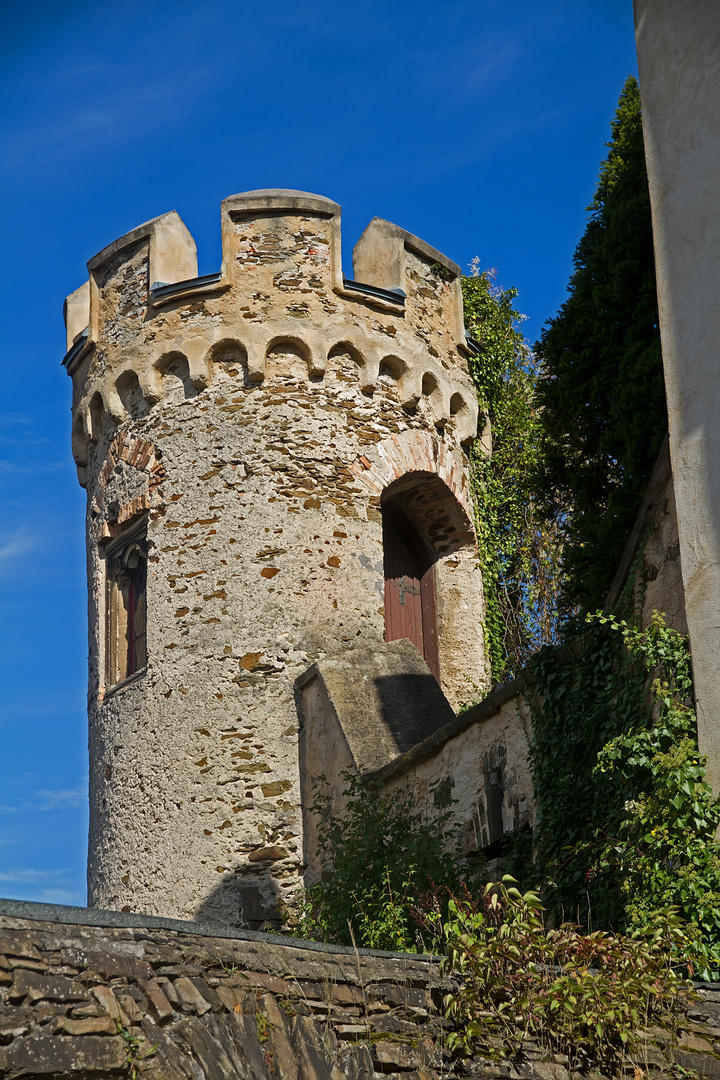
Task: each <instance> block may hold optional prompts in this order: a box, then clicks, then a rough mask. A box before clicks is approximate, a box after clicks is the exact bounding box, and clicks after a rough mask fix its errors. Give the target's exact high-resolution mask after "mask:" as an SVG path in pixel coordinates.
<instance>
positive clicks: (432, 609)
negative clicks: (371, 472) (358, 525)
mask: <svg viewBox="0 0 720 1080" xmlns="http://www.w3.org/2000/svg"><path fill="white" fill-rule="evenodd" d="M382 518H383V552H384V571H385V640H386V641H397V640H398V639H400V638H409V639H410V641H412V643H413V644H414V645H415V647H416V648H417V649H418V651H419V652H421V653H422V655H423V657H424V658H425V662H426V664H427V666H428V667H429V668H430V670H431V671H432V673H433V675H434V676H435V678H436V679H437V680H438V682H439V681H440V657H439V651H438V619H437V600H436V593H435V553H434V552H433V551H431V549H430V548H429V546H428V544H427V543H426V541H425V540H424V539H423V536H422V534H421V533H420V531H419V529H418V528H417V526H416V525H415V524H414V522H413V521H412V520H411V518H410V517H409V516H408V515H407V513H406V512H405V511H404V510H403V509H402V508H401V507H400V506H399V505H398V503H396V502H394V501H391V502H385V503H384V504H383V508H382Z"/></svg>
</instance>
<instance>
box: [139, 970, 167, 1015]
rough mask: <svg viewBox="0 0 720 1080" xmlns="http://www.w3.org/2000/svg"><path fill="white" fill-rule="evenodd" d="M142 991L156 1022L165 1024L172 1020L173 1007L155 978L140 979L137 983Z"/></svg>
mask: <svg viewBox="0 0 720 1080" xmlns="http://www.w3.org/2000/svg"><path fill="white" fill-rule="evenodd" d="M139 985H140V987H141V989H142V991H143V993H144V994H145V996H146V997H147V1000H148V1005H149V1007H150V1012H151V1014H152V1016H153V1019H154V1020H155V1021H157V1023H158V1024H161V1025H162V1024H166V1023H168V1021H169V1020H172V1017H173V1009H172V1005H171V1004H170V1002H169V1001H168V999H167V997H166V996H165V994H164V993H163V991H162V988H161V987H160V985H159V983H158V982H157V980H156V979H141V980H140V983H139Z"/></svg>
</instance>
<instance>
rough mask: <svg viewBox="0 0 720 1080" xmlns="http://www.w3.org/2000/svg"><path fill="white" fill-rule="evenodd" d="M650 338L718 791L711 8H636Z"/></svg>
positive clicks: (718, 244)
mask: <svg viewBox="0 0 720 1080" xmlns="http://www.w3.org/2000/svg"><path fill="white" fill-rule="evenodd" d="M635 26H636V40H637V51H638V63H639V74H640V90H641V95H642V108H643V129H644V133H645V153H646V158H647V165H648V178H649V182H650V197H651V203H652V213H653V235H654V240H655V260H656V271H657V287H658V301H659V308H660V330H661V338H662V350H663V364H664V369H665V387H666V393H667V401H668V418H669V426H670V452H671V457H672V468H673V476H674V482H675V497H676V500H677V513H678V526H679V542H680V552H681V558H682V575H683V582H684V588H685V607H686V612H687V623H688V629H689V633H690V646H691V650H692V659H693V672H694V678H695V694H696V700H697V708H698V731H699V738H700V747H701V749H702V750H703V752H704V753H706V754H707V755H708V778H709V779H710V781H711V782H712V784H713V787H714V788H715V790H716V791H717V790H718V789H720V720H719V718H720V665H719V664H718V656H720V468H718V462H719V461H720V424H718V420H717V417H718V415H719V414H720V379H718V367H719V363H720V362H719V358H718V341H720V309H719V308H718V303H717V297H718V290H719V287H720V214H719V213H718V201H719V200H718V193H719V190H720V127H719V126H718V116H719V115H720V6H718V4H717V2H716V0H635Z"/></svg>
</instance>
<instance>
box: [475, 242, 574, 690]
mask: <svg viewBox="0 0 720 1080" xmlns="http://www.w3.org/2000/svg"><path fill="white" fill-rule="evenodd" d="M494 279H495V271H493V270H486V271H482V272H481V271H480V268H479V262H478V260H477V259H476V260H474V262H473V264H472V274H471V275H470V276H468V277H464V278H463V279H462V288H463V303H464V314H465V326H466V328H467V331H468V333H469V334H470V335H471V337H472V338H473V339H474V340H475V341H476V342H477V343H478V345H479V349H480V351H479V353H478V354H476V355H474V356H473V357H471V359H470V361H469V367H470V374H471V375H472V378H473V380H474V382H475V386H476V389H477V394H478V402H479V405H480V412H481V418H482V419H481V427H482V425H484V429H485V430H484V436H485V437H484V438H482V439H479V440H478V441H477V442H476V443H475V446H474V447H473V449H472V451H471V456H470V478H471V489H472V493H473V499H474V503H475V510H476V529H477V535H478V549H479V554H480V564H481V568H482V573H483V587H484V590H485V605H486V617H485V627H484V632H485V642H486V648H487V652H488V656H489V658H490V667H491V673H492V679H493V681H494V682H501V681H502V680H503V679H506V678H511V677H513V676H514V675H515V674H517V672H518V671H519V670H520V668H522V667H524V666H525V664H526V663H527V662H528V660H529V658H530V657H531V656H532V654H533V653H535V652H536V651H537V650H538V649H539V648H540V646H541V645H543V644H545V643H549V642H556V641H557V588H558V583H559V581H560V574H559V545H558V542H557V533H556V530H555V527H554V526H552V525H550V526H548V525H547V524H546V523H544V522H543V521H542V520H541V518H540V515H539V513H537V511H536V497H535V491H534V476H535V474H536V471H537V467H538V448H539V446H540V421H539V416H538V411H537V408H536V405H535V381H536V375H537V372H536V364H535V361H534V358H533V355H532V353H531V351H530V349H529V347H528V345H527V343H526V342H525V339H524V338H523V336H522V334H521V332H520V330H519V329H518V327H519V325H520V324H521V322H522V321H523V319H524V316H523V315H520V314H519V313H518V312H517V311H516V310H515V308H514V306H513V301H514V300H515V297H516V295H517V290H516V289H502V288H499V287H498V286H497V285H496V284H495V280H494ZM490 439H491V441H492V453H491V454H489V453H488V449H489V447H488V442H489V441H490Z"/></svg>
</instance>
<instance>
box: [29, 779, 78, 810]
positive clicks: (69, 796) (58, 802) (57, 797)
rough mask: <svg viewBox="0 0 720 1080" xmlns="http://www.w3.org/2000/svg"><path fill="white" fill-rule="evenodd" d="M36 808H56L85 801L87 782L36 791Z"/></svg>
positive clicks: (76, 804)
mask: <svg viewBox="0 0 720 1080" xmlns="http://www.w3.org/2000/svg"><path fill="white" fill-rule="evenodd" d="M35 798H36V799H38V800H39V801H38V802H37V803H36V804H35V809H36V810H56V809H57V808H58V807H59V806H67V807H73V808H74V807H77V806H83V805H84V804H85V802H87V784H86V785H84V786H83V787H76V788H60V789H59V790H57V791H50V790H48V789H44V790H43V791H36V792H35Z"/></svg>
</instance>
